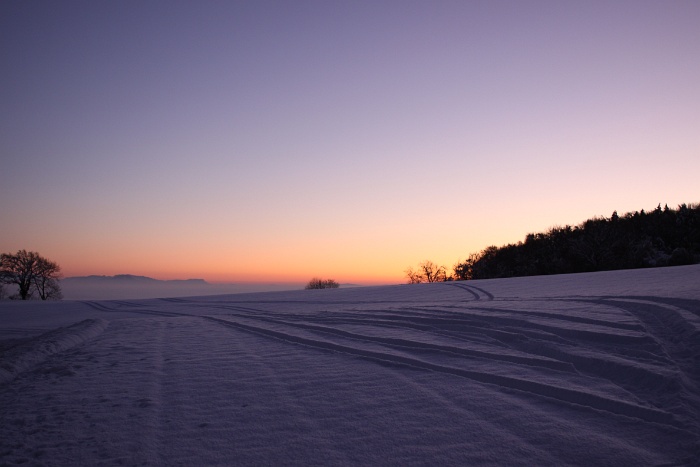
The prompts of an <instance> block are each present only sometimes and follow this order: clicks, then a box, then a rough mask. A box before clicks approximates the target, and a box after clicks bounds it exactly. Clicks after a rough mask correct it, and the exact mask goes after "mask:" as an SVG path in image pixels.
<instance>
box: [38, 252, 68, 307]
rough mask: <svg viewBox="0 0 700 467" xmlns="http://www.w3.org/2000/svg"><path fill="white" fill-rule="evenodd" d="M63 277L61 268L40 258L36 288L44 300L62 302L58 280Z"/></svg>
mask: <svg viewBox="0 0 700 467" xmlns="http://www.w3.org/2000/svg"><path fill="white" fill-rule="evenodd" d="M60 277H61V267H60V266H59V265H58V264H56V263H55V262H53V261H49V260H48V259H46V258H41V257H40V258H39V260H38V261H37V264H36V273H35V274H34V287H35V288H36V291H37V292H38V293H39V297H40V298H41V299H42V300H50V299H53V300H60V299H61V298H63V294H62V293H61V287H60V286H59V285H58V279H59V278H60Z"/></svg>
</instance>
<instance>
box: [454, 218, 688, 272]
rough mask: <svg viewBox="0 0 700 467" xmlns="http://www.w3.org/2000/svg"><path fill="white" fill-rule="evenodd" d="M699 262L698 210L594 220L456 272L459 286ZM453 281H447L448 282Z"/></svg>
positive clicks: (484, 255) (489, 252)
mask: <svg viewBox="0 0 700 467" xmlns="http://www.w3.org/2000/svg"><path fill="white" fill-rule="evenodd" d="M698 262H700V204H695V205H685V204H682V205H680V206H679V207H678V209H675V210H674V209H669V207H668V206H665V207H664V208H661V205H659V206H658V207H657V208H656V209H655V210H653V211H651V212H644V210H641V211H637V212H633V213H627V214H625V215H623V216H619V215H618V214H617V211H615V212H613V214H612V216H610V218H604V217H600V218H593V219H589V220H587V221H585V222H584V223H582V224H580V225H578V226H575V227H571V226H568V225H567V226H565V227H553V228H551V229H550V230H549V231H547V232H545V233H537V234H528V235H527V236H526V237H525V241H524V242H518V243H517V244H509V245H505V246H502V247H500V248H499V247H495V246H490V247H488V248H486V249H484V250H483V251H481V252H480V253H475V254H472V255H470V256H469V258H468V259H467V260H466V261H463V262H459V263H457V264H456V265H455V266H454V276H453V277H452V278H454V279H456V280H466V279H491V278H502V277H515V276H534V275H547V274H566V273H575V272H592V271H605V270H613V269H634V268H646V267H658V266H675V265H683V264H693V263H698ZM448 280H449V279H448Z"/></svg>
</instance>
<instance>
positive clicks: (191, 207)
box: [0, 1, 700, 282]
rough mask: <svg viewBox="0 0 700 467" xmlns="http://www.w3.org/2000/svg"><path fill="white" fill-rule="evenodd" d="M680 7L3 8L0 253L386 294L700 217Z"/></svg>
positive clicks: (699, 6)
mask: <svg viewBox="0 0 700 467" xmlns="http://www.w3.org/2000/svg"><path fill="white" fill-rule="evenodd" d="M698 25H700V2H697V1H687V2H686V1H664V2H661V1H653V2H646V1H619V2H612V1H601V2H591V1H587V2H562V1H552V2H545V1H513V2H499V1H485V2H468V1H455V2H448V1H442V2H440V1H430V2H429V1H420V2H410V1H396V2H377V1H369V2H360V1H342V2H340V1H338V2H335V1H318V2H316V1H311V2H309V1H291V2H289V1H279V2H263V1H251V2H233V1H215V2H214V1H199V2H195V1H190V2H173V1H167V2H165V1H164V2H160V1H133V2H130V1H85V2H72V1H62V2H48V1H42V2H39V1H3V2H2V3H0V63H1V64H2V73H0V108H1V109H2V111H1V112H0V154H1V155H2V163H1V167H0V199H2V204H1V205H0V225H2V235H1V236H0V251H2V252H8V251H15V250H17V249H20V248H26V249H30V250H36V251H39V252H40V253H42V254H43V255H45V256H47V257H49V258H50V259H54V260H56V261H58V262H59V263H60V264H61V265H62V266H63V268H64V271H65V272H66V274H67V275H78V274H114V273H136V274H145V275H152V276H154V277H160V278H174V277H180V278H182V277H204V278H207V279H210V280H245V279H248V280H289V279H306V278H309V277H310V276H312V275H321V276H332V277H335V278H336V279H337V280H340V281H344V280H353V281H363V280H364V281H366V282H371V281H388V282H391V281H401V280H402V277H403V271H404V269H406V268H407V267H408V266H415V265H416V264H417V263H418V262H420V261H421V260H424V259H432V260H433V261H435V262H438V263H443V264H445V265H447V266H448V267H450V266H452V264H454V263H455V262H456V261H457V260H458V259H464V258H466V257H467V256H468V254H469V253H472V252H476V251H479V250H481V249H482V248H484V247H486V246H488V245H490V244H496V245H501V244H504V243H508V242H516V241H518V240H522V239H523V238H524V236H525V234H527V233H528V232H533V231H542V230H545V229H547V228H548V227H550V226H552V225H555V224H567V223H568V224H577V223H579V222H581V221H583V220H585V219H587V218H589V217H592V216H594V215H607V216H609V215H610V214H611V213H612V211H613V210H618V211H620V212H621V213H622V212H626V211H632V210H638V209H642V208H645V209H653V208H654V207H656V205H657V204H658V203H662V204H663V203H668V204H669V206H671V207H675V206H676V205H677V204H679V203H683V202H698V201H700V191H699V190H698V186H699V184H698V179H699V176H700V85H699V84H698V83H700V53H699V51H700V27H698Z"/></svg>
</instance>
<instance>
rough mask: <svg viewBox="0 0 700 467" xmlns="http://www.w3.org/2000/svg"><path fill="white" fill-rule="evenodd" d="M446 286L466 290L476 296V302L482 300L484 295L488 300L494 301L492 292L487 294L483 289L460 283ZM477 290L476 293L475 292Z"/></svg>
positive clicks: (448, 283)
mask: <svg viewBox="0 0 700 467" xmlns="http://www.w3.org/2000/svg"><path fill="white" fill-rule="evenodd" d="M445 284H447V285H449V286H452V287H457V288H458V289H462V290H466V291H467V292H469V293H470V294H472V295H473V296H474V299H475V300H481V295H484V296H485V297H486V299H487V300H493V299H494V296H493V295H492V294H491V293H490V292H487V291H486V290H484V289H482V288H481V287H476V286H473V285H467V284H462V283H459V282H446V283H445ZM475 290H476V292H475ZM477 292H478V293H477ZM480 294H481V295H480Z"/></svg>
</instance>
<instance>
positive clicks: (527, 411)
mask: <svg viewBox="0 0 700 467" xmlns="http://www.w3.org/2000/svg"><path fill="white" fill-rule="evenodd" d="M612 279H614V280H612ZM698 283H700V267H697V266H693V267H685V268H667V269H660V270H653V271H649V270H645V271H620V272H615V273H597V274H590V275H572V276H551V277H548V278H519V279H508V280H500V281H474V282H469V283H463V282H453V283H442V284H419V285H413V286H388V287H372V288H354V289H340V290H322V291H297V292H276V293H261V294H245V295H230V296H217V297H191V298H177V299H168V298H165V299H153V300H131V301H125V300H112V301H84V302H62V303H60V305H58V304H55V305H52V304H36V303H26V304H16V303H12V304H0V318H2V319H3V320H2V321H1V322H0V324H1V325H2V326H1V327H0V351H1V352H2V354H0V417H1V418H0V421H2V423H1V424H0V426H1V428H0V465H19V464H29V465H163V466H166V465H168V466H170V465H368V464H371V465H426V464H438V463H449V464H459V465H700V461H699V459H700V291H697V284H698ZM52 306H53V307H54V308H52ZM58 306H60V311H58V309H57V308H55V307H58ZM58 313H64V314H63V315H61V314H58ZM61 320H63V321H61ZM44 323H53V324H55V323H60V326H58V327H55V328H53V329H48V330H47V329H46V327H45V325H44Z"/></svg>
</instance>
